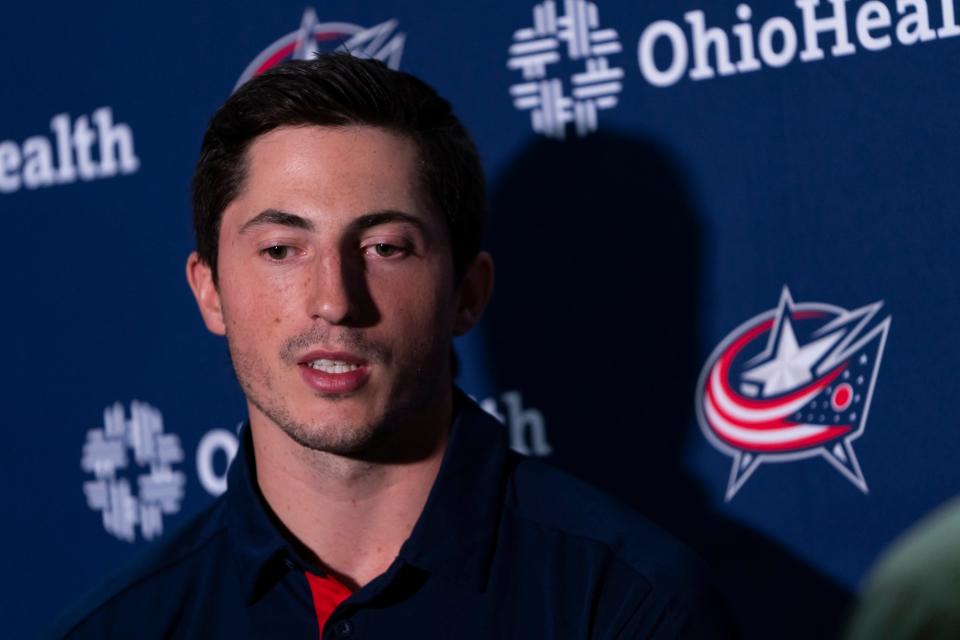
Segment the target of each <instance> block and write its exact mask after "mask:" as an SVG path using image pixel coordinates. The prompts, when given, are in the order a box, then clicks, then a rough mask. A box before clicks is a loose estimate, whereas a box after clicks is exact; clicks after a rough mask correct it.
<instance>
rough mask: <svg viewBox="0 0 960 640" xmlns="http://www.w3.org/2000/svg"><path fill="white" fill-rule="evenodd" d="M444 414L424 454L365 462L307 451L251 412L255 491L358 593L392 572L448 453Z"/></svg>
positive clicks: (321, 561) (322, 562)
mask: <svg viewBox="0 0 960 640" xmlns="http://www.w3.org/2000/svg"><path fill="white" fill-rule="evenodd" d="M444 413H445V415H444V416H442V417H439V418H435V419H433V420H431V422H437V424H435V425H429V428H428V433H430V435H431V438H432V444H433V445H434V446H432V447H430V448H428V450H427V452H426V453H425V455H423V456H420V457H419V458H418V459H415V460H404V461H402V462H383V461H379V460H378V461H377V462H371V461H369V460H362V459H355V458H350V457H344V456H340V455H336V454H332V453H327V452H322V451H315V450H312V449H308V448H306V447H304V446H302V445H300V444H298V443H297V442H295V441H294V440H293V439H292V438H290V436H288V435H287V434H286V433H285V432H284V431H283V430H282V429H281V428H280V427H278V426H277V425H275V424H274V423H273V422H272V421H270V420H269V419H267V418H266V416H263V415H262V414H260V415H256V414H255V413H254V412H251V416H250V418H251V429H252V435H253V445H254V455H255V460H256V470H257V482H258V484H259V486H260V491H261V492H262V493H263V496H264V498H265V499H266V501H267V503H268V504H269V505H270V508H271V509H272V510H273V512H274V513H275V514H276V516H277V517H278V518H279V519H280V521H281V522H282V523H283V525H284V526H285V527H286V528H287V529H288V530H289V532H290V533H292V534H293V536H294V537H296V538H297V540H298V541H299V542H300V543H301V544H302V545H303V546H304V547H306V549H307V550H308V551H309V552H310V554H312V555H313V556H314V558H312V559H314V560H316V561H318V563H319V564H320V565H321V566H323V567H324V568H326V569H327V570H329V571H331V572H332V573H333V574H334V575H336V576H337V577H339V578H340V579H341V580H343V581H344V582H345V583H346V584H348V585H349V586H352V587H359V586H363V585H365V584H366V583H368V582H369V581H370V580H372V579H373V578H375V577H376V576H378V575H380V574H381V573H383V572H384V571H385V570H386V569H387V567H389V566H390V564H391V563H392V562H393V560H394V559H395V558H396V556H397V553H398V552H399V550H400V547H401V546H402V545H403V543H404V542H405V541H406V540H407V538H408V537H409V536H410V532H411V531H412V530H413V526H414V524H416V522H417V519H418V518H419V517H420V514H421V512H422V511H423V507H424V505H425V504H426V501H427V496H428V495H429V493H430V489H431V488H432V487H433V483H434V481H435V480H436V477H437V472H438V471H439V469H440V463H441V461H442V459H443V453H444V451H445V450H446V443H447V437H448V434H449V426H450V422H451V419H452V409H450V410H448V411H446V412H444ZM424 426H425V425H420V427H421V428H422V427H424ZM401 437H402V436H401Z"/></svg>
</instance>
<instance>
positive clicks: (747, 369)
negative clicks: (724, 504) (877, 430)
mask: <svg viewBox="0 0 960 640" xmlns="http://www.w3.org/2000/svg"><path fill="white" fill-rule="evenodd" d="M882 305H883V303H882V302H875V303H873V304H869V305H866V306H864V307H860V308H859V309H854V310H853V311H848V310H846V309H843V308H841V307H837V306H835V305H831V304H825V303H822V302H801V303H794V301H793V299H792V298H791V296H790V291H789V290H788V289H787V288H786V287H784V288H783V292H782V293H781V295H780V303H779V304H778V305H777V308H776V309H770V310H768V311H765V312H763V313H761V314H760V315H757V316H754V317H753V318H751V319H750V320H748V321H747V322H745V323H743V324H742V325H740V326H739V327H737V328H736V329H735V330H734V331H733V332H732V333H730V334H729V335H728V336H727V337H726V338H724V339H723V341H722V342H721V343H720V345H719V346H718V347H717V348H716V349H715V350H714V352H713V353H712V354H711V355H710V358H709V359H708V360H707V363H706V364H705V365H704V367H703V371H702V372H701V374H700V381H699V383H698V385H697V396H696V409H697V418H698V419H699V422H700V428H701V429H702V430H703V433H704V435H705V436H706V437H707V439H708V440H709V441H710V443H711V444H713V446H715V447H716V448H717V449H719V450H720V451H722V452H723V453H725V454H726V455H729V456H731V457H732V458H733V465H732V467H731V469H730V479H729V482H728V484H727V491H726V499H727V500H730V499H731V498H733V496H734V495H735V494H736V493H737V491H739V490H740V489H741V488H742V487H743V485H744V483H745V482H746V481H747V480H748V479H749V478H750V476H751V475H752V474H753V472H754V471H756V470H757V467H759V466H760V465H761V464H763V463H765V462H789V461H792V460H800V459H803V458H811V457H815V456H821V457H823V458H824V459H825V460H826V461H827V462H829V463H830V464H831V465H833V467H834V468H836V469H837V471H839V472H840V473H841V474H843V476H844V477H846V478H847V479H848V480H849V481H850V482H852V483H853V484H854V485H855V486H856V487H857V488H859V489H860V490H861V491H863V492H864V493H866V492H867V482H866V480H865V479H864V477H863V473H862V472H861V470H860V464H859V463H858V462H857V457H856V454H855V453H854V450H853V441H854V440H856V439H857V438H859V437H860V436H861V435H863V431H864V428H865V427H866V424H867V415H868V413H869V411H870V401H871V399H872V398H873V387H874V384H875V383H876V381H877V374H878V373H879V371H880V360H881V359H882V358H883V349H884V345H885V344H886V341H887V332H888V331H889V329H890V322H891V317H890V316H887V317H885V318H883V319H882V320H879V321H875V320H876V316H877V313H878V311H879V310H880V307H881V306H882Z"/></svg>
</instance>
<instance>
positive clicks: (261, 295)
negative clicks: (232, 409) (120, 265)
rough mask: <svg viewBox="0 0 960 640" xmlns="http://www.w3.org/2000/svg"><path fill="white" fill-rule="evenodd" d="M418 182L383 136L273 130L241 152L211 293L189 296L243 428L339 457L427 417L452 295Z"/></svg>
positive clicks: (405, 144) (406, 158)
mask: <svg viewBox="0 0 960 640" xmlns="http://www.w3.org/2000/svg"><path fill="white" fill-rule="evenodd" d="M418 184H419V181H418V180H417V150H416V146H415V144H414V143H413V142H412V141H411V140H409V139H408V138H406V137H402V136H399V135H396V134H393V133H390V132H388V131H385V130H383V129H378V128H373V127H366V126H349V127H318V126H304V127H284V128H280V129H277V130H274V131H272V132H270V133H267V134H265V135H263V136H261V137H259V138H257V139H256V140H255V141H254V142H253V143H252V145H251V146H250V148H249V150H248V152H247V175H246V179H245V182H244V185H243V187H242V189H241V192H240V194H239V196H238V197H237V198H236V200H234V201H233V202H232V203H231V204H230V205H229V206H228V207H227V208H226V210H225V211H224V214H223V220H222V224H221V229H220V236H219V242H220V249H219V254H218V275H219V284H218V287H216V288H215V289H214V288H212V287H209V289H210V290H209V291H207V292H206V293H204V292H203V290H202V287H201V288H200V289H198V286H194V290H195V292H197V296H198V300H200V305H201V310H202V311H203V312H204V319H205V320H206V322H207V326H208V327H209V328H210V329H211V330H213V331H214V332H215V333H225V334H226V336H227V341H228V345H229V349H230V355H231V358H232V359H233V364H234V367H235V369H236V372H237V377H238V379H239V381H240V384H241V386H242V387H243V390H244V392H245V394H246V396H247V401H248V405H249V408H250V414H251V421H253V422H254V424H255V425H256V424H257V423H258V422H263V421H268V422H269V423H273V424H274V425H276V426H278V427H280V428H281V429H283V430H284V431H286V432H287V434H289V435H290V436H291V437H293V438H294V439H295V440H296V441H297V442H299V443H300V444H303V445H306V446H308V447H311V448H313V449H318V450H323V451H330V452H333V453H340V454H343V455H350V454H358V453H361V452H363V451H364V450H365V449H366V448H367V447H369V446H370V445H371V443H373V442H375V441H376V438H377V436H378V435H380V436H382V435H383V430H384V426H385V425H391V424H392V425H396V424H398V423H403V422H404V421H409V420H411V419H416V418H417V417H419V418H420V419H421V420H422V419H431V418H433V417H435V416H431V415H430V412H431V411H435V407H437V405H439V404H441V403H440V402H439V400H440V399H441V398H443V397H445V395H446V394H448V393H449V385H450V362H449V349H450V341H451V338H452V335H453V333H454V331H455V330H457V326H458V321H457V314H458V304H459V302H458V301H459V290H458V288H457V287H456V286H455V283H454V279H453V260H452V256H451V249H450V242H449V238H448V233H447V229H446V223H445V221H444V220H443V219H442V218H441V217H440V215H438V214H437V213H435V212H432V211H428V210H427V208H426V207H425V204H424V201H423V198H422V197H421V194H420V192H419V188H418ZM204 266H205V265H200V266H199V268H200V269H202V268H203V267H204ZM195 267H196V264H195V261H194V267H191V268H195ZM191 283H193V279H191ZM205 296H206V300H205V299H204V297H205Z"/></svg>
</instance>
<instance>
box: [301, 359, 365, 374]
mask: <svg viewBox="0 0 960 640" xmlns="http://www.w3.org/2000/svg"><path fill="white" fill-rule="evenodd" d="M305 364H306V365H307V366H308V367H310V368H311V369H316V370H317V371H323V372H324V373H349V372H351V371H356V370H357V369H359V368H360V365H357V364H354V363H352V362H346V361H344V360H329V359H327V358H320V359H318V360H310V361H309V362H307V363H305Z"/></svg>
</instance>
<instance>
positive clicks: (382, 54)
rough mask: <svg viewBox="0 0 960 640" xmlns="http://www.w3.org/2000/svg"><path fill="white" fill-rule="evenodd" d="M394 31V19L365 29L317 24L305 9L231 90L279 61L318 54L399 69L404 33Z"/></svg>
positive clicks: (255, 60)
mask: <svg viewBox="0 0 960 640" xmlns="http://www.w3.org/2000/svg"><path fill="white" fill-rule="evenodd" d="M396 29H397V20H387V21H386V22H381V23H380V24H378V25H376V26H373V27H369V28H366V27H360V26H358V25H355V24H349V23H346V22H317V12H316V11H314V10H313V9H309V8H308V9H307V10H306V11H304V12H303V18H302V19H301V20H300V28H299V29H297V30H296V31H291V32H290V33H288V34H287V35H285V36H283V37H282V38H280V39H279V40H277V41H276V42H274V43H273V44H271V45H270V46H269V47H267V48H266V49H264V50H263V51H262V52H261V53H260V55H258V56H257V57H256V58H254V60H253V62H251V63H250V64H249V65H247V68H246V69H244V71H243V74H241V76H240V79H239V80H237V85H236V87H234V90H236V89H237V88H238V87H239V86H240V85H242V84H243V83H244V82H246V81H247V80H249V79H250V78H252V77H254V76H258V75H260V74H261V73H263V72H264V71H266V70H267V69H270V68H271V67H275V66H277V65H278V64H280V63H281V62H286V61H287V60H310V59H312V58H315V57H316V56H317V54H318V53H329V52H331V51H346V52H348V53H351V54H353V55H355V56H357V57H358V58H373V59H375V60H380V61H381V62H383V63H384V64H386V65H387V66H388V67H390V68H391V69H399V68H400V57H401V56H402V55H403V44H404V42H405V40H406V34H403V33H396Z"/></svg>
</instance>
